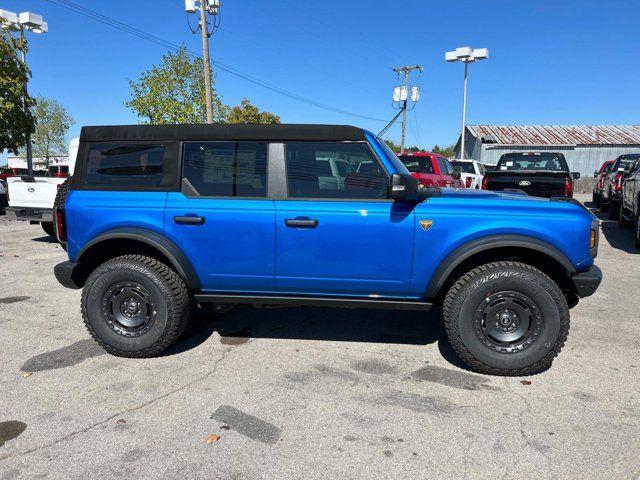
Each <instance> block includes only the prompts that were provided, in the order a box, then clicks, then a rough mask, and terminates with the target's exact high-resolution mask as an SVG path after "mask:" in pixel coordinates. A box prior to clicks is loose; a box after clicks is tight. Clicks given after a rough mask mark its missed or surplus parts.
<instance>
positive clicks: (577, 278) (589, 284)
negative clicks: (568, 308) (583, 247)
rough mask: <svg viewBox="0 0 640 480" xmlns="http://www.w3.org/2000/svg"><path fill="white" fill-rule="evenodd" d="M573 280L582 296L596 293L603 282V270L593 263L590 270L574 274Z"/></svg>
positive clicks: (579, 294)
mask: <svg viewBox="0 0 640 480" xmlns="http://www.w3.org/2000/svg"><path fill="white" fill-rule="evenodd" d="M571 280H572V281H573V285H574V286H575V287H576V293H577V294H578V296H579V297H580V298H584V297H589V296H591V295H593V294H594V292H595V291H596V290H597V289H598V287H599V286H600V282H602V270H600V269H599V268H598V267H596V266H595V265H591V267H589V270H587V271H585V272H579V273H576V274H574V275H573V276H572V277H571Z"/></svg>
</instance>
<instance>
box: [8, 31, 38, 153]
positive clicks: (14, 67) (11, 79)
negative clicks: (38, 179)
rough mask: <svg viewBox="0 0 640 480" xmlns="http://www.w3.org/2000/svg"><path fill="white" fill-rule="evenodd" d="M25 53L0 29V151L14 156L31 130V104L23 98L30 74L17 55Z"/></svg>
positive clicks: (21, 45)
mask: <svg viewBox="0 0 640 480" xmlns="http://www.w3.org/2000/svg"><path fill="white" fill-rule="evenodd" d="M26 49H27V44H26V42H25V41H23V40H22V39H18V38H14V37H12V36H11V35H10V34H9V33H8V32H6V31H5V30H3V29H2V28H1V27H0V151H2V150H8V151H9V152H12V153H16V154H17V153H18V149H19V148H20V147H22V146H23V145H25V144H26V143H27V135H28V134H30V133H33V131H34V129H35V120H34V117H33V114H32V113H31V110H30V108H31V107H32V106H33V103H34V100H33V98H32V97H30V96H29V95H28V94H26V91H27V89H26V88H27V82H28V81H29V77H30V76H31V72H30V71H29V69H28V68H27V66H26V65H25V64H23V63H22V62H21V61H20V60H19V59H18V53H19V52H20V51H25V53H26ZM25 94H26V104H27V107H28V108H27V109H26V111H25V108H24V107H25Z"/></svg>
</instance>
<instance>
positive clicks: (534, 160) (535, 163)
mask: <svg viewBox="0 0 640 480" xmlns="http://www.w3.org/2000/svg"><path fill="white" fill-rule="evenodd" d="M496 170H532V171H536V170H542V171H552V172H568V171H569V168H568V167H567V162H566V161H565V159H564V157H563V156H562V155H558V154H553V153H541V154H533V155H532V154H529V153H525V154H507V155H503V156H502V157H500V161H499V162H498V165H497V167H496Z"/></svg>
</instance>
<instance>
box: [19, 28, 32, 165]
mask: <svg viewBox="0 0 640 480" xmlns="http://www.w3.org/2000/svg"><path fill="white" fill-rule="evenodd" d="M20 38H21V39H22V45H23V47H22V51H21V54H22V55H21V56H22V63H23V64H24V67H25V69H26V68H27V52H26V50H27V46H26V45H27V39H26V38H25V35H24V27H22V25H21V26H20ZM27 98H29V92H28V89H27V82H25V84H24V98H23V101H24V111H25V113H28V111H29V104H28V102H27ZM26 147H27V175H29V176H30V177H31V176H33V147H32V146H31V132H27V145H26Z"/></svg>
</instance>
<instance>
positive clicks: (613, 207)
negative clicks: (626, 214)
mask: <svg viewBox="0 0 640 480" xmlns="http://www.w3.org/2000/svg"><path fill="white" fill-rule="evenodd" d="M619 215H620V202H618V201H613V200H611V201H610V202H609V220H617V219H618V216H619Z"/></svg>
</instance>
